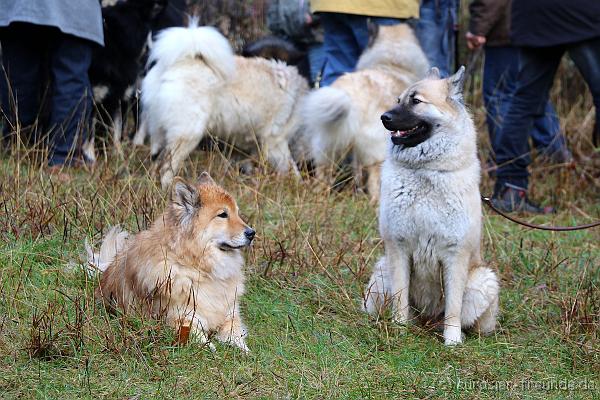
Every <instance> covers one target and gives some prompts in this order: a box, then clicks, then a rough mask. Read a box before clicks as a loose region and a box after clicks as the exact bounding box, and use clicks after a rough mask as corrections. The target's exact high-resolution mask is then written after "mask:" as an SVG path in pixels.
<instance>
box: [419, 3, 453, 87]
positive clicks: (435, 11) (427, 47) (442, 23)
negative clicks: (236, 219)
mask: <svg viewBox="0 0 600 400" xmlns="http://www.w3.org/2000/svg"><path fill="white" fill-rule="evenodd" d="M456 15H457V2H456V0H422V1H421V7H420V10H419V21H418V22H417V28H416V32H415V33H416V35H417V38H418V39H419V42H420V43H421V47H422V48H423V51H424V52H425V55H426V56H427V59H428V60H429V63H430V64H431V66H432V67H438V69H439V70H440V75H441V76H442V77H446V76H448V75H451V74H452V73H453V71H452V70H453V69H454V66H453V65H452V64H453V59H454V42H455V37H454V25H455V21H456Z"/></svg>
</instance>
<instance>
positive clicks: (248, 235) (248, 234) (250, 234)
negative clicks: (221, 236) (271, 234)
mask: <svg viewBox="0 0 600 400" xmlns="http://www.w3.org/2000/svg"><path fill="white" fill-rule="evenodd" d="M244 235H246V238H248V240H250V241H252V239H254V235H256V231H255V230H254V229H252V228H246V230H245V231H244Z"/></svg>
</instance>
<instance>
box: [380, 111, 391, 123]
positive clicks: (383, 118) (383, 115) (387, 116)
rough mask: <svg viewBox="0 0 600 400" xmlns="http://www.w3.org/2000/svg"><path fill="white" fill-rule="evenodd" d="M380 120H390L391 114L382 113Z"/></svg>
mask: <svg viewBox="0 0 600 400" xmlns="http://www.w3.org/2000/svg"><path fill="white" fill-rule="evenodd" d="M381 120H382V121H383V122H390V121H391V120H392V114H390V113H389V112H386V113H383V114H382V115H381Z"/></svg>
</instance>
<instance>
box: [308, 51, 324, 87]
mask: <svg viewBox="0 0 600 400" xmlns="http://www.w3.org/2000/svg"><path fill="white" fill-rule="evenodd" d="M307 54H308V66H309V68H310V84H311V86H312V85H314V84H315V82H316V81H317V79H320V75H321V74H322V73H323V63H324V62H325V51H324V49H323V43H313V44H310V45H308V51H307Z"/></svg>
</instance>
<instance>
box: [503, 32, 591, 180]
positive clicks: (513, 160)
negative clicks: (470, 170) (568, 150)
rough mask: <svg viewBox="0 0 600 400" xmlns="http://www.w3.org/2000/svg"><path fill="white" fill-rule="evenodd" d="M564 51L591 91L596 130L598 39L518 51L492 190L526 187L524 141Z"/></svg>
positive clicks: (545, 99) (541, 110) (527, 159)
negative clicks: (503, 186)
mask: <svg viewBox="0 0 600 400" xmlns="http://www.w3.org/2000/svg"><path fill="white" fill-rule="evenodd" d="M565 52H568V53H569V56H570V57H571V59H572V60H573V61H574V62H575V65H577V68H578V69H579V71H580V72H581V75H582V76H583V78H584V79H585V81H586V83H587V85H588V87H589V89H590V91H591V92H592V96H593V98H594V105H595V107H596V127H599V126H600V121H599V116H600V38H595V39H591V40H586V41H583V42H578V43H573V44H569V45H561V46H553V47H544V48H521V49H520V53H519V64H520V65H519V72H518V74H517V81H518V85H517V89H516V90H515V94H514V97H513V100H512V102H511V104H510V107H509V109H508V112H507V114H506V117H505V119H504V124H503V127H502V134H501V135H500V136H501V137H500V140H499V141H498V144H497V147H496V148H495V149H494V152H495V153H496V162H497V164H498V166H499V168H498V171H497V181H496V190H499V189H500V188H501V187H502V185H503V184H504V183H511V184H514V185H517V186H521V187H524V188H527V184H528V172H527V167H528V166H529V164H530V162H531V157H530V156H529V143H528V140H527V139H528V136H529V132H531V130H532V128H533V124H534V122H535V120H536V118H539V117H540V116H542V115H543V114H544V109H545V106H546V103H547V102H548V94H549V92H550V88H551V87H552V82H553V80H554V75H555V73H556V70H557V68H558V65H559V63H560V60H561V58H562V56H563V54H564V53H565ZM596 129H598V128H596Z"/></svg>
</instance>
